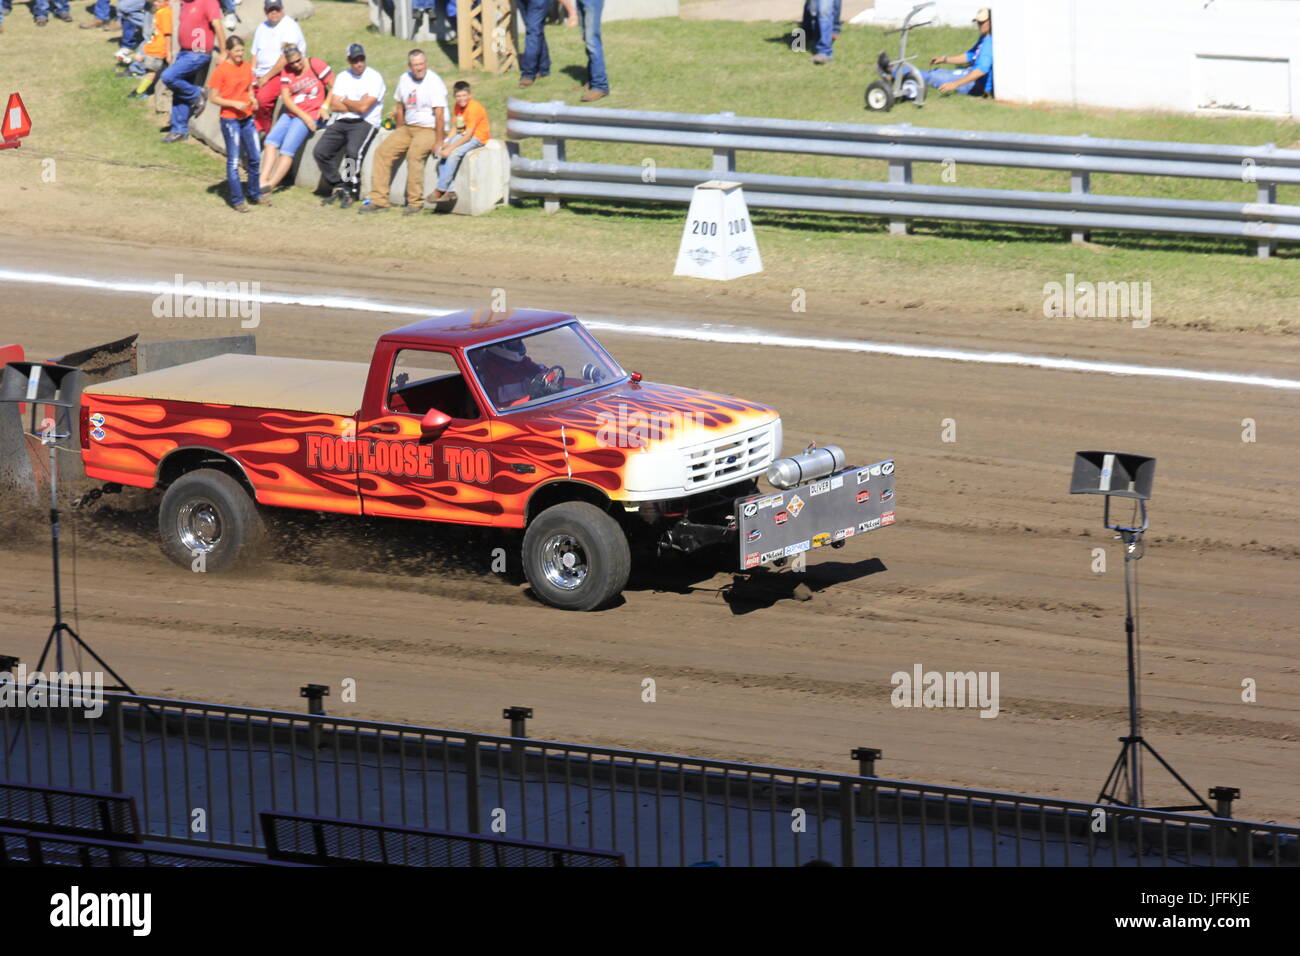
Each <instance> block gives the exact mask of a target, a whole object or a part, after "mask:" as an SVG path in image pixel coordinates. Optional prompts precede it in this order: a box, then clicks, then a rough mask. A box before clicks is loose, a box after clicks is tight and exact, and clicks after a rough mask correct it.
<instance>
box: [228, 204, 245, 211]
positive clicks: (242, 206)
mask: <svg viewBox="0 0 1300 956" xmlns="http://www.w3.org/2000/svg"><path fill="white" fill-rule="evenodd" d="M230 208H231V209H233V210H234V211H235V212H248V203H246V202H241V203H240V204H239V205H238V206H231V207H230Z"/></svg>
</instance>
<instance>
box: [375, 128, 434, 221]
mask: <svg viewBox="0 0 1300 956" xmlns="http://www.w3.org/2000/svg"><path fill="white" fill-rule="evenodd" d="M437 138H438V136H437V131H436V130H435V129H433V127H431V126H399V127H397V129H395V130H393V132H392V134H391V135H389V137H388V138H387V139H386V140H384V141H383V142H382V143H380V144H379V149H377V150H376V151H375V165H374V168H373V172H372V173H371V176H370V197H369V198H370V201H371V202H372V203H374V204H375V205H376V206H387V205H389V202H388V187H389V184H390V183H391V182H392V181H393V166H394V165H396V163H397V161H398V160H399V159H401V158H402V154H403V153H405V154H406V204H407V205H408V206H418V205H420V204H421V203H422V202H423V201H424V163H425V160H427V159H428V158H429V154H430V153H432V152H433V146H434V143H435V142H436V141H437Z"/></svg>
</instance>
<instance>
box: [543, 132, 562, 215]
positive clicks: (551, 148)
mask: <svg viewBox="0 0 1300 956" xmlns="http://www.w3.org/2000/svg"><path fill="white" fill-rule="evenodd" d="M564 157H565V149H564V140H563V139H561V138H559V137H558V136H547V137H544V138H543V139H542V159H543V161H545V162H548V163H562V162H564V161H565V159H564ZM542 208H543V209H545V210H546V211H547V212H558V211H559V209H560V200H559V199H558V198H552V197H550V196H547V197H546V199H545V200H543V202H542Z"/></svg>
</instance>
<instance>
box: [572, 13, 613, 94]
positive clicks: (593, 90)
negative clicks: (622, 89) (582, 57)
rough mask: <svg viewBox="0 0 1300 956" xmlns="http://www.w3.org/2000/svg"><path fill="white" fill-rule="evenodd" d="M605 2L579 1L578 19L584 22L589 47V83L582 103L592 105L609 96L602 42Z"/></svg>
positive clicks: (585, 86) (585, 41) (583, 31)
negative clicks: (601, 22)
mask: <svg viewBox="0 0 1300 956" xmlns="http://www.w3.org/2000/svg"><path fill="white" fill-rule="evenodd" d="M604 9H605V0H578V19H579V20H581V21H582V41H583V43H585V44H586V45H587V82H586V83H583V84H582V86H580V87H578V89H580V90H583V94H582V97H581V99H582V102H584V103H590V102H591V101H592V100H598V99H601V98H602V97H605V96H609V76H608V75H607V74H606V72H605V47H604V45H603V44H602V43H601V40H600V15H601V13H602V12H603V11H604Z"/></svg>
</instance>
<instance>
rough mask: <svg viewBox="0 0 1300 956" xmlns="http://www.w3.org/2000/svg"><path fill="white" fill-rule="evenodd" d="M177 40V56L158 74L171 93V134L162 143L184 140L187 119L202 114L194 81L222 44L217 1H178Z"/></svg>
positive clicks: (200, 90) (199, 90) (223, 36)
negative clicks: (179, 9) (179, 6)
mask: <svg viewBox="0 0 1300 956" xmlns="http://www.w3.org/2000/svg"><path fill="white" fill-rule="evenodd" d="M177 38H178V39H179V40H180V52H179V53H177V54H176V59H175V60H174V61H173V62H172V64H171V66H169V67H167V69H165V70H163V73H162V81H163V83H164V84H166V86H167V88H168V89H169V90H171V91H172V118H171V132H169V133H168V134H167V135H166V136H165V137H163V142H164V143H179V142H180V141H181V140H183V139H185V138H186V137H188V136H189V135H190V116H191V115H194V116H197V115H199V113H201V112H203V104H204V103H205V102H206V100H207V94H206V93H205V92H204V90H203V87H201V86H199V85H197V84H196V83H195V82H194V81H195V80H197V79H198V78H199V74H201V73H202V72H203V71H204V70H205V69H207V68H208V66H209V65H211V63H212V58H213V54H214V51H220V50H221V48H222V47H223V46H224V45H225V43H226V28H225V26H224V25H223V24H222V22H221V7H219V6H218V5H217V0H181V16H180V29H179V31H178V33H177ZM217 58H218V59H220V55H219V54H218V56H217Z"/></svg>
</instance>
